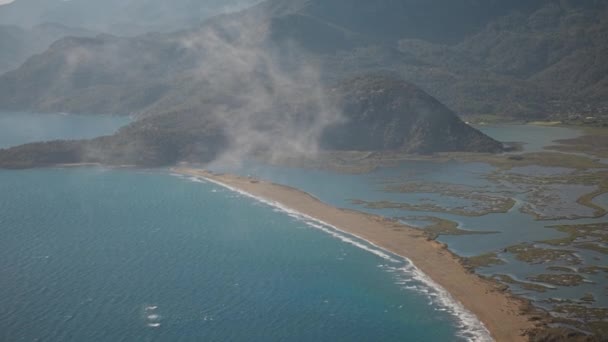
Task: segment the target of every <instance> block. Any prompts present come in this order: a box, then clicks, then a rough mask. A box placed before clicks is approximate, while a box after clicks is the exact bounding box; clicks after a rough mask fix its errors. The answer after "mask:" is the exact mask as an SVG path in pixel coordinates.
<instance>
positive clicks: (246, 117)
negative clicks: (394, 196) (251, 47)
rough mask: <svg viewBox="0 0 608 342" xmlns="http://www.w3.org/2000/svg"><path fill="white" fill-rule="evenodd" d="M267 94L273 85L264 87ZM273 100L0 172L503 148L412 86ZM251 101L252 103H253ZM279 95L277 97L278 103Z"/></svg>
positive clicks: (29, 157)
mask: <svg viewBox="0 0 608 342" xmlns="http://www.w3.org/2000/svg"><path fill="white" fill-rule="evenodd" d="M267 86H268V87H270V88H272V87H274V86H273V85H272V84H268V85H267ZM270 94H276V95H279V96H277V97H276V101H273V102H270V103H266V104H264V105H263V106H259V107H258V108H255V106H254V104H253V103H252V102H245V103H243V102H242V100H243V98H251V97H255V98H257V97H259V95H260V94H259V93H257V92H253V93H251V92H250V93H247V94H238V95H233V97H232V98H230V99H228V98H227V99H225V103H223V104H217V103H215V104H214V103H207V104H206V105H201V106H198V107H197V108H196V109H190V110H184V111H178V112H169V113H165V114H161V115H155V116H151V117H148V118H144V119H141V120H139V121H136V122H133V123H131V124H130V125H128V126H127V127H125V128H122V129H121V130H119V132H117V133H116V134H114V135H113V136H109V137H101V138H97V139H93V140H87V141H56V142H43V143H34V144H27V145H23V146H18V147H14V148H11V149H7V150H0V167H4V168H28V167H38V166H49V165H54V164H61V163H104V164H107V165H125V164H127V165H139V166H147V167H149V166H164V165H171V164H175V163H177V162H180V161H188V162H197V163H209V162H212V161H214V160H216V159H218V158H228V159H230V158H239V159H241V158H243V157H250V156H251V155H254V154H262V155H264V156H267V157H268V156H270V157H273V156H275V155H276V156H279V155H289V156H291V157H293V156H294V155H296V156H297V155H298V154H307V155H310V154H314V153H315V151H316V150H317V149H318V148H321V149H324V150H359V151H387V150H390V151H401V152H406V153H433V152H441V151H472V152H499V151H502V144H501V143H499V142H497V141H495V140H493V139H491V138H489V137H487V136H485V135H484V134H482V133H481V132H479V131H477V130H475V129H474V128H472V127H470V126H468V125H466V124H465V123H463V122H462V121H461V120H460V119H459V118H458V117H457V116H456V115H455V114H454V113H453V112H452V111H450V110H449V109H447V108H446V107H445V106H443V105H442V104H441V103H439V102H438V101H437V100H436V99H434V98H433V97H431V96H429V95H428V94H426V93H425V92H424V91H422V90H420V89H419V88H417V87H415V86H413V85H411V84H408V83H406V82H403V81H401V80H399V79H396V78H394V77H388V76H382V75H373V74H372V75H365V76H360V77H357V78H354V79H350V80H345V81H343V82H341V83H340V84H338V85H337V86H335V87H331V88H328V89H322V90H320V91H319V94H323V95H322V96H321V97H316V96H313V95H311V94H310V92H308V91H306V87H305V88H303V89H292V90H290V91H289V95H290V96H284V95H288V93H285V92H284V90H283V89H272V90H270ZM252 95H254V96H252ZM281 95H283V96H281Z"/></svg>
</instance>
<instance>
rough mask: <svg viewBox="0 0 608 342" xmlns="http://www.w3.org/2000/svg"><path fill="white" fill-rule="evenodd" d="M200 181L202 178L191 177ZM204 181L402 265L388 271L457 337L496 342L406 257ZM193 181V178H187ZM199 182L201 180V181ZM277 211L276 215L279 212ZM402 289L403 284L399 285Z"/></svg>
mask: <svg viewBox="0 0 608 342" xmlns="http://www.w3.org/2000/svg"><path fill="white" fill-rule="evenodd" d="M192 178H199V177H192ZM201 178H203V179H204V180H205V181H208V182H210V183H213V184H215V185H218V186H220V187H223V188H226V189H228V190H230V191H233V192H235V193H238V194H240V195H242V196H244V197H248V198H251V199H254V200H255V201H258V202H261V203H264V204H266V205H268V206H270V207H272V208H274V209H276V210H278V211H280V212H283V213H285V214H287V215H288V216H290V217H292V218H294V219H296V220H299V221H300V222H303V223H305V224H307V225H308V226H310V227H312V228H315V229H319V230H321V231H323V232H325V233H328V234H329V235H331V236H332V237H334V238H337V239H339V240H340V241H342V242H345V243H348V244H351V245H353V246H355V247H358V248H361V249H363V250H365V251H367V252H370V253H372V254H374V255H376V256H378V257H380V258H382V259H384V260H387V261H389V262H391V263H400V264H401V265H400V266H398V267H394V266H392V267H389V269H390V268H392V270H393V271H399V272H400V277H408V276H409V277H411V279H413V280H415V281H416V282H418V283H419V284H422V285H424V286H407V285H406V286H404V288H405V289H407V290H412V291H415V292H418V293H421V294H424V295H425V296H427V298H428V299H429V300H430V303H429V304H430V305H435V306H438V308H437V310H438V311H445V312H448V313H449V314H451V315H452V316H453V317H454V318H455V319H456V320H457V322H458V335H459V337H462V338H464V339H466V340H468V341H475V342H486V341H493V339H492V337H491V335H490V332H489V331H488V329H487V328H486V327H485V325H484V324H483V323H482V322H481V321H480V320H479V319H478V318H477V316H475V315H474V314H473V313H472V312H470V311H469V310H468V309H466V308H465V307H464V306H463V305H462V303H460V302H459V301H458V300H456V299H455V298H454V297H452V295H451V294H450V293H449V292H448V291H447V290H446V289H444V288H443V287H442V286H441V285H439V284H438V283H436V282H435V281H433V280H432V279H431V278H430V277H429V276H428V275H426V274H425V273H424V272H422V271H421V270H420V269H419V268H418V267H416V266H415V265H414V263H413V262H412V261H411V260H410V259H408V258H405V257H403V256H400V255H397V254H395V253H392V252H390V251H388V250H386V249H384V248H382V247H380V246H378V245H376V244H374V243H373V242H371V241H368V240H366V239H364V238H361V237H359V236H357V235H356V234H352V233H349V232H346V231H344V230H341V229H339V228H338V227H335V226H333V225H331V224H329V223H327V222H324V221H322V220H319V219H317V218H314V217H312V216H309V215H306V214H304V213H301V212H299V211H297V210H294V209H292V208H289V207H286V206H284V205H282V204H281V203H278V202H276V201H272V200H268V199H266V198H262V197H258V196H255V195H253V194H250V193H248V192H246V191H243V190H240V189H237V188H234V187H232V186H230V185H227V184H224V183H221V182H218V181H215V180H213V179H209V178H204V177H201ZM188 179H190V178H188ZM199 181H200V178H199ZM276 210H275V211H276ZM399 281H400V282H401V283H403V284H409V283H410V281H408V279H407V278H401V279H400V280H399ZM400 285H401V284H400Z"/></svg>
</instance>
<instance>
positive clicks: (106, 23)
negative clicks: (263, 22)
mask: <svg viewBox="0 0 608 342" xmlns="http://www.w3.org/2000/svg"><path fill="white" fill-rule="evenodd" d="M258 2H260V0H205V1H195V0H178V1H162V0H152V1H149V0H131V1H122V0H107V1H96V0H70V1H63V0H17V1H13V2H11V1H7V0H0V5H6V6H2V7H0V23H2V24H4V25H15V26H20V27H24V28H31V27H34V26H37V25H41V24H48V23H51V24H59V25H64V26H68V27H74V28H82V29H87V30H92V31H96V32H101V33H110V34H114V35H119V36H134V35H139V34H145V33H148V32H170V31H175V30H181V29H187V28H190V27H194V26H197V25H200V24H201V23H202V22H204V20H206V19H207V18H210V17H212V16H215V15H219V14H224V13H230V12H234V11H238V10H241V9H244V8H246V7H248V6H251V5H253V4H255V3H258Z"/></svg>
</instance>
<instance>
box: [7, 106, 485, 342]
mask: <svg viewBox="0 0 608 342" xmlns="http://www.w3.org/2000/svg"><path fill="white" fill-rule="evenodd" d="M13 119H14V116H13ZM47 119H48V118H41V119H40V120H42V121H44V120H47ZM27 120H29V118H28V119H27ZM78 120H81V118H78ZM117 120H118V119H117ZM85 121H86V120H85ZM64 123H65V125H63V124H57V125H56V126H53V128H52V129H51V128H49V132H47V133H46V134H51V135H53V136H54V137H59V136H61V137H64V138H71V137H80V136H79V134H82V132H78V131H73V129H72V128H70V127H73V126H71V125H72V124H73V123H72V122H71V121H70V120H69V118H67V119H66V121H64ZM122 123H124V122H120V121H117V122H115V123H114V124H108V126H105V128H104V129H103V130H100V131H98V133H99V134H106V133H110V132H111V131H113V130H115V129H116V128H117V127H118V126H120V125H121V124H122ZM81 124H83V125H84V127H86V126H87V125H88V124H87V123H86V122H81ZM96 125H97V123H95V121H93V122H92V126H96ZM14 127H15V126H11V127H8V126H6V125H4V124H3V125H2V126H0V136H3V134H4V132H3V131H9V130H10V131H11V134H12V138H11V141H10V143H8V144H7V143H5V144H4V146H7V145H10V144H16V143H19V142H21V141H22V142H27V141H31V139H32V137H31V136H29V133H28V132H29V131H27V130H25V131H23V132H22V133H19V132H17V131H16V130H15V128H14ZM23 127H27V125H24V126H23ZM4 136H6V135H4ZM20 136H21V137H20ZM20 140H21V141H20ZM5 141H7V140H5ZM0 236H2V238H0V275H1V276H0V341H284V340H294V341H311V340H319V341H451V340H459V339H475V338H477V339H480V340H482V339H484V338H486V337H487V336H486V335H484V331H483V330H481V329H480V327H479V326H477V325H476V321H475V320H474V319H473V318H472V317H470V316H467V314H466V312H463V311H461V309H460V308H459V307H457V306H455V305H454V303H452V302H451V301H450V299H449V298H448V297H446V296H445V294H444V293H442V292H441V291H438V290H436V289H434V288H433V287H432V286H429V283H428V281H427V280H426V279H425V278H424V276H423V275H421V274H419V273H418V272H416V270H415V269H414V268H413V267H412V266H411V265H409V264H408V263H407V262H406V261H404V260H400V259H399V258H397V257H395V256H392V255H390V254H386V253H384V252H382V251H380V250H377V249H376V248H374V247H373V246H369V245H368V244H366V243H365V242H362V241H357V240H356V239H351V238H348V237H346V236H344V235H341V234H338V233H337V232H335V231H333V230H332V229H331V227H325V226H322V225H319V224H318V223H314V222H307V221H306V220H304V219H302V218H301V217H298V216H297V215H295V214H294V213H288V212H284V211H281V210H279V209H278V208H274V207H272V206H269V205H266V204H263V203H260V202H259V201H257V200H255V199H252V198H248V197H245V196H242V195H239V194H237V193H234V192H232V191H229V190H227V189H224V188H221V187H219V186H217V185H214V184H208V183H201V182H198V181H196V180H194V179H188V178H183V177H176V176H172V175H170V174H169V173H168V172H165V171H162V170H159V171H150V172H147V171H141V170H139V171H138V170H109V169H103V168H80V169H41V170H27V171H0Z"/></svg>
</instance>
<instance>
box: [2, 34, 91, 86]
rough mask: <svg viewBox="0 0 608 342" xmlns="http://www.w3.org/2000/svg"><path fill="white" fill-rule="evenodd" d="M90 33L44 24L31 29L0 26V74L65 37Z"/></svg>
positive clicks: (14, 67)
mask: <svg viewBox="0 0 608 342" xmlns="http://www.w3.org/2000/svg"><path fill="white" fill-rule="evenodd" d="M92 35H94V33H93V32H91V31H86V30H82V29H75V28H69V27H66V26H62V25H54V24H45V25H38V26H35V27H33V28H31V29H24V28H21V27H17V26H9V25H0V74H1V73H5V72H7V71H9V70H12V69H16V68H18V67H19V66H20V65H21V64H23V62H25V60H26V59H28V58H29V57H31V56H33V55H35V54H39V53H42V52H44V51H45V50H46V49H48V47H49V46H50V45H51V43H53V42H54V41H56V40H58V39H60V38H63V37H67V36H92Z"/></svg>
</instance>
